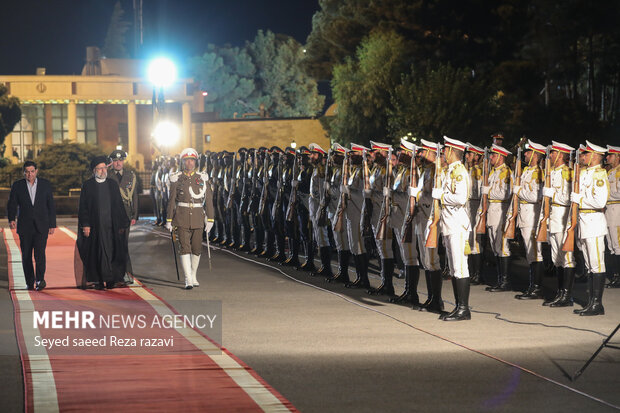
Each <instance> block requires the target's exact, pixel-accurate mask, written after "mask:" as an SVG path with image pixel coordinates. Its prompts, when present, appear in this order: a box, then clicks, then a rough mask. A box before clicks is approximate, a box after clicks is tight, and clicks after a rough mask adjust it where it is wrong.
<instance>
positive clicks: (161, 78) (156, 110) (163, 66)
mask: <svg viewBox="0 0 620 413" xmlns="http://www.w3.org/2000/svg"><path fill="white" fill-rule="evenodd" d="M147 77H148V79H149V81H150V82H151V83H152V84H153V100H152V108H153V128H152V135H153V138H154V139H155V143H156V144H157V146H158V148H159V147H160V145H163V146H167V147H169V146H171V145H173V144H174V143H176V142H177V141H178V138H179V133H178V128H177V127H176V125H174V124H172V123H171V122H168V121H166V120H165V116H164V115H165V103H166V101H165V99H164V88H166V87H168V86H170V85H172V84H173V83H174V81H175V80H176V78H177V69H176V66H175V64H174V63H173V62H172V60H170V59H168V58H166V57H158V58H156V59H153V60H152V61H151V63H149V66H148V69H147ZM174 129H176V132H174ZM169 133H172V134H173V135H174V136H172V135H169V136H166V134H169Z"/></svg>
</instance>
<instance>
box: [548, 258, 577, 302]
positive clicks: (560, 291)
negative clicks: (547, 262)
mask: <svg viewBox="0 0 620 413" xmlns="http://www.w3.org/2000/svg"><path fill="white" fill-rule="evenodd" d="M566 270H567V269H564V268H560V267H553V271H554V273H555V275H556V277H557V279H558V291H557V292H556V293H555V297H553V298H552V299H550V300H545V301H544V302H543V303H542V305H544V306H550V305H551V304H553V303H556V302H558V301H559V300H560V299H561V298H562V295H563V294H564V274H565V273H566ZM573 277H574V272H573Z"/></svg>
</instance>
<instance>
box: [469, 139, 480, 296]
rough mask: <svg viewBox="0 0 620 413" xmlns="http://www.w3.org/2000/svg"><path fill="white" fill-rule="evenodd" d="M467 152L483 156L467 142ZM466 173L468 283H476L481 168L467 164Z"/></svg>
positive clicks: (478, 257) (477, 165)
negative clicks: (468, 221) (467, 182)
mask: <svg viewBox="0 0 620 413" xmlns="http://www.w3.org/2000/svg"><path fill="white" fill-rule="evenodd" d="M467 152H472V153H474V154H476V155H480V156H484V150H483V149H482V148H479V147H478V146H475V145H471V144H467ZM467 173H468V175H469V202H468V203H467V215H468V216H469V219H470V224H471V228H472V230H471V231H470V232H469V247H470V249H471V253H470V254H469V257H468V260H469V270H470V271H469V275H470V278H471V279H470V283H471V284H474V285H478V284H480V283H482V280H481V273H482V271H481V270H482V268H481V265H482V246H481V244H482V234H478V233H477V232H476V218H477V212H478V208H479V207H480V198H481V188H482V168H481V167H480V164H478V163H476V164H473V165H468V169H467Z"/></svg>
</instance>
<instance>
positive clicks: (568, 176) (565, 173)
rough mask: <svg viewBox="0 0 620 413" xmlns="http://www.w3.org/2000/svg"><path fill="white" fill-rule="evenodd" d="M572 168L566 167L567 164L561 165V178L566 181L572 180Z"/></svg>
mask: <svg viewBox="0 0 620 413" xmlns="http://www.w3.org/2000/svg"><path fill="white" fill-rule="evenodd" d="M573 175H574V173H573V170H572V169H570V168H569V167H568V165H564V166H562V179H564V180H565V181H566V182H571V181H572V180H573Z"/></svg>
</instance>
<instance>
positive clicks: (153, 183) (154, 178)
mask: <svg viewBox="0 0 620 413" xmlns="http://www.w3.org/2000/svg"><path fill="white" fill-rule="evenodd" d="M158 170H159V162H158V161H157V160H154V161H153V163H152V166H151V181H150V183H151V202H153V212H154V214H155V223H154V224H153V225H161V222H162V220H161V211H160V210H159V201H158V198H159V195H158V192H159V189H158V188H157V171H158Z"/></svg>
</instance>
